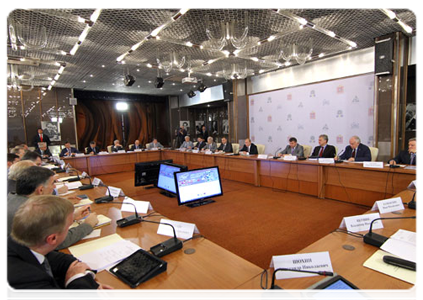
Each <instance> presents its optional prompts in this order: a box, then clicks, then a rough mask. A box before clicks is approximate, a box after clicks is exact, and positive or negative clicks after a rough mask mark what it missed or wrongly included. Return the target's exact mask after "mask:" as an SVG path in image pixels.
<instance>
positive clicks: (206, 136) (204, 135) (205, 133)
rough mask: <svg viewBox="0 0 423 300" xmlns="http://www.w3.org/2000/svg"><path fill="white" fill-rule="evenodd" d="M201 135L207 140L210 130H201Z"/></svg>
mask: <svg viewBox="0 0 423 300" xmlns="http://www.w3.org/2000/svg"><path fill="white" fill-rule="evenodd" d="M200 135H201V136H202V137H203V139H204V140H206V141H207V138H208V137H209V132H208V131H207V130H206V131H201V133H200Z"/></svg>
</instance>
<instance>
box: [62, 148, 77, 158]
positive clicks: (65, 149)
mask: <svg viewBox="0 0 423 300" xmlns="http://www.w3.org/2000/svg"><path fill="white" fill-rule="evenodd" d="M70 149H71V153H79V151H78V149H76V148H74V147H70ZM66 152H68V149H67V148H63V149H62V151H61V152H60V154H59V156H60V157H64V156H65V153H66Z"/></svg>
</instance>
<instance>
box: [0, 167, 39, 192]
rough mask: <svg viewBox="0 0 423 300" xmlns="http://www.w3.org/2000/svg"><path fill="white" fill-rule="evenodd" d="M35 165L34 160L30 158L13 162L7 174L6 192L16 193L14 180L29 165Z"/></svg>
mask: <svg viewBox="0 0 423 300" xmlns="http://www.w3.org/2000/svg"><path fill="white" fill-rule="evenodd" d="M33 166H35V164H34V162H32V161H31V160H23V161H18V162H17V163H14V164H13V165H12V166H11V167H10V169H9V174H7V193H8V194H9V193H12V194H16V181H17V180H18V178H19V176H20V174H22V173H23V171H24V170H25V169H27V168H29V167H33Z"/></svg>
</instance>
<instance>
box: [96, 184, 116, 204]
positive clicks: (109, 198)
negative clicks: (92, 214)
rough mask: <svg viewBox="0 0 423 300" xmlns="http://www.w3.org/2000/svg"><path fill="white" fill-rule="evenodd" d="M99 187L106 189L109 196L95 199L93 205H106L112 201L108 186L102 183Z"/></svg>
mask: <svg viewBox="0 0 423 300" xmlns="http://www.w3.org/2000/svg"><path fill="white" fill-rule="evenodd" d="M101 185H102V186H105V187H107V190H108V191H109V195H108V196H103V197H100V198H96V199H94V202H95V203H108V202H111V201H113V199H114V198H113V196H112V194H111V193H110V189H109V186H107V185H105V184H104V183H102V184H101Z"/></svg>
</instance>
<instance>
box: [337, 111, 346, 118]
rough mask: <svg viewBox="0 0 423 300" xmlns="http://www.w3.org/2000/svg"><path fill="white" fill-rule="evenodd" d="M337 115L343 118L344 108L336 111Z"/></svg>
mask: <svg viewBox="0 0 423 300" xmlns="http://www.w3.org/2000/svg"><path fill="white" fill-rule="evenodd" d="M336 117H337V118H343V117H344V115H343V113H342V110H338V111H337V112H336Z"/></svg>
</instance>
